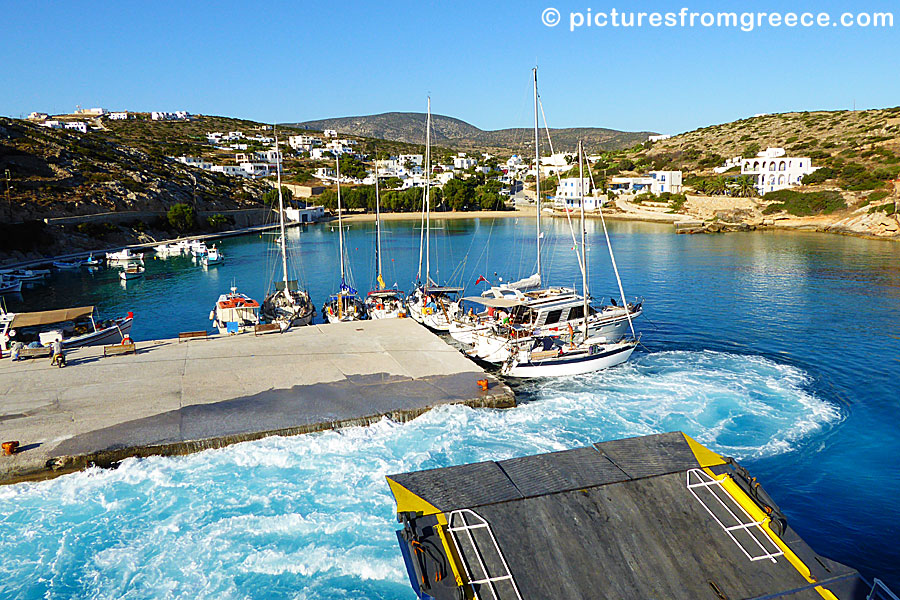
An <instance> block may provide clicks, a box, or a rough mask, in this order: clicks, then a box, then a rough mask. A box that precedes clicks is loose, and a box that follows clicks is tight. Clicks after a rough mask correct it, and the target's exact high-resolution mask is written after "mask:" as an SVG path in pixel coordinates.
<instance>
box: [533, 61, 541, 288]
mask: <svg viewBox="0 0 900 600" xmlns="http://www.w3.org/2000/svg"><path fill="white" fill-rule="evenodd" d="M532 72H533V73H534V194H535V206H536V207H537V274H538V276H540V274H541V137H540V135H539V133H538V92H537V67H535V68H534V69H532Z"/></svg>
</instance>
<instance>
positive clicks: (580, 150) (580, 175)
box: [578, 140, 590, 339]
mask: <svg viewBox="0 0 900 600" xmlns="http://www.w3.org/2000/svg"><path fill="white" fill-rule="evenodd" d="M583 154H584V147H583V145H582V141H581V140H578V187H579V189H580V190H581V264H582V265H583V268H582V269H581V287H582V289H583V290H584V339H587V338H588V315H589V313H590V310H589V305H588V264H587V246H586V243H587V232H586V231H585V223H584V166H583V164H582V156H583Z"/></svg>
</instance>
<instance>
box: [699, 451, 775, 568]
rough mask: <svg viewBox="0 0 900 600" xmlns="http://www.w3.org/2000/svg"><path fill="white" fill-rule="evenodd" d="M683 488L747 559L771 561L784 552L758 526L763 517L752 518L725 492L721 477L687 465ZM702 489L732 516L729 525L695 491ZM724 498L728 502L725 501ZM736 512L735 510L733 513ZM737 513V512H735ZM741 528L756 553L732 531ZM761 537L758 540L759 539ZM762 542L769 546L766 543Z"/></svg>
mask: <svg viewBox="0 0 900 600" xmlns="http://www.w3.org/2000/svg"><path fill="white" fill-rule="evenodd" d="M687 489H688V491H689V492H690V493H691V494H692V495H693V496H694V498H696V499H697V501H698V502H699V503H700V504H701V505H702V506H703V508H705V509H706V512H708V513H709V514H710V516H711V517H712V518H713V519H715V521H716V523H718V524H719V525H720V526H721V527H722V529H724V530H725V533H726V534H728V537H730V538H731V541H733V542H734V543H735V545H736V546H737V547H738V548H740V549H741V552H743V553H744V554H745V555H746V556H747V558H748V559H750V560H751V561H757V560H766V559H768V560H771V561H772V562H773V563H774V562H777V561H776V560H775V559H776V557H778V556H782V555H783V554H784V552H783V551H782V550H781V548H780V547H779V546H778V544H776V543H775V541H774V540H773V539H772V538H771V537H770V536H769V534H768V533H767V532H766V530H765V529H763V528H762V525H763V523H765V520H763V521H756V520H754V519H753V517H751V516H750V514H749V513H748V512H747V511H746V510H745V509H744V507H743V506H741V505H740V504H739V503H738V502H737V501H736V500H735V499H734V498H732V497H731V494H729V493H728V490H726V489H725V488H724V487H722V481H720V480H718V479H715V478H713V477H711V476H710V475H709V474H708V473H706V472H705V471H703V470H701V469H690V470H689V471H688V472H687ZM698 490H699V491H702V490H706V491H708V492H709V495H711V496H712V498H714V499H715V500H716V501H717V502H718V503H719V504H720V505H721V506H722V508H724V509H725V510H726V511H727V512H728V514H729V515H731V518H733V519H734V524H733V525H726V524H725V523H723V522H722V520H721V519H719V517H718V516H717V515H716V513H715V512H714V511H713V510H712V509H711V508H710V507H709V506H708V505H707V503H706V502H704V501H703V498H701V497H700V495H699V494H698V493H697V491H698ZM726 500H727V501H728V502H726ZM729 504H731V505H732V506H733V507H736V508H737V509H738V510H737V511H734V510H732V509H731V507H729V506H728V505H729ZM736 512H737V513H738V514H735V513H736ZM739 515H740V516H739ZM740 531H744V532H746V533H747V535H748V536H749V537H750V539H752V540H753V542H755V544H756V546H757V547H758V548H759V550H760V551H761V553H759V554H757V553H756V552H755V549H754V548H753V547H752V546H751V550H754V553H752V554H751V553H750V552H748V551H747V548H745V547H744V544H742V543H741V542H740V541H739V540H738V539H737V538H736V537H735V535H734V532H740ZM756 532H758V533H759V537H757V533H756ZM761 540H762V541H761ZM764 541H765V542H766V543H767V544H768V545H769V546H770V548H767V547H766V544H764V543H763V542H764Z"/></svg>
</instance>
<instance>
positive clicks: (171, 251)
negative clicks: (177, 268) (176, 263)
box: [153, 243, 186, 258]
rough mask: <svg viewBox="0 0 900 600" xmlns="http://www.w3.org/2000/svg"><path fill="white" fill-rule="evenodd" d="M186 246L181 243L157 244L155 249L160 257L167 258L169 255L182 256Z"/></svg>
mask: <svg viewBox="0 0 900 600" xmlns="http://www.w3.org/2000/svg"><path fill="white" fill-rule="evenodd" d="M185 247H186V246H184V245H181V244H180V243H173V244H160V245H159V246H155V247H154V248H153V250H155V251H156V255H157V256H159V257H160V258H166V257H168V256H180V255H181V254H182V253H183V252H184V250H185Z"/></svg>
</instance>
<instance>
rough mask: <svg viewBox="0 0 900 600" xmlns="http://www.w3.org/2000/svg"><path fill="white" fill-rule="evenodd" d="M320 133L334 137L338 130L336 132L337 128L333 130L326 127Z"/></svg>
mask: <svg viewBox="0 0 900 600" xmlns="http://www.w3.org/2000/svg"><path fill="white" fill-rule="evenodd" d="M322 135H324V136H325V137H327V138H336V137H337V136H338V132H337V130H334V129H326V130H325V131H323V132H322Z"/></svg>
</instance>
